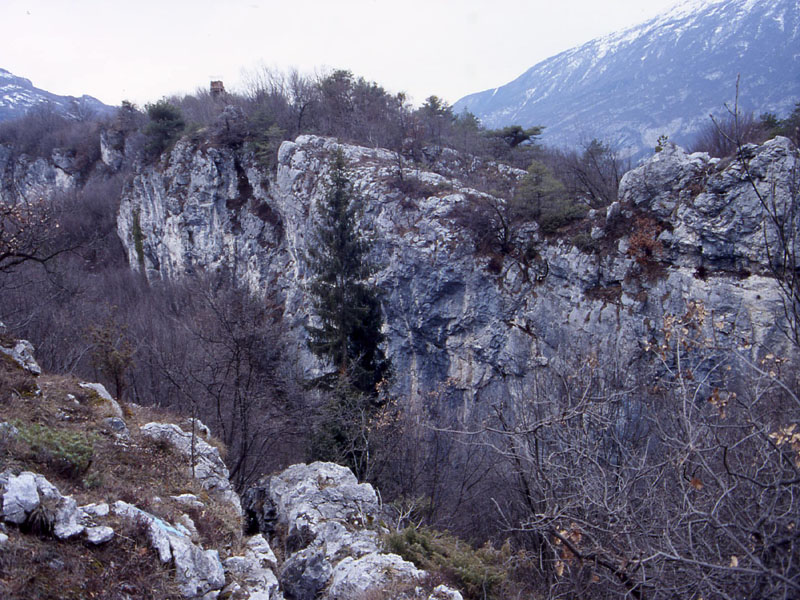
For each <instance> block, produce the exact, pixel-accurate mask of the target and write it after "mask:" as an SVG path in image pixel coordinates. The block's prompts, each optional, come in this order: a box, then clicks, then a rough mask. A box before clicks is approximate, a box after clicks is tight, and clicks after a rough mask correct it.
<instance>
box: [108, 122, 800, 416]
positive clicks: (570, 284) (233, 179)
mask: <svg viewBox="0 0 800 600" xmlns="http://www.w3.org/2000/svg"><path fill="white" fill-rule="evenodd" d="M336 147H337V143H336V141H335V140H331V139H327V138H321V137H315V136H301V137H299V138H298V139H297V140H295V141H294V142H284V144H283V145H282V146H281V148H280V152H279V155H278V167H277V173H276V175H275V176H269V177H268V176H267V175H265V173H264V170H263V169H262V168H260V167H259V165H258V163H257V161H256V160H255V159H254V157H252V156H250V155H247V154H246V153H245V154H242V153H235V152H233V151H231V150H226V149H216V148H200V147H195V146H192V145H191V144H190V143H188V142H181V143H179V144H178V145H177V146H176V147H175V149H174V150H173V151H172V153H171V154H170V155H169V156H166V157H164V159H163V162H162V163H161V164H160V165H158V166H156V167H149V168H142V169H140V170H139V171H138V174H137V175H136V176H135V178H134V179H133V180H132V182H131V183H130V185H129V186H128V187H127V189H126V191H125V193H124V197H123V200H122V204H121V208H120V213H119V220H118V232H119V235H120V237H121V238H122V240H123V243H124V245H125V247H126V248H127V252H128V256H129V259H130V263H131V265H132V266H133V267H134V268H140V269H142V268H143V269H144V270H145V271H146V273H147V276H148V277H150V278H157V277H165V278H177V277H181V276H182V275H183V274H185V273H191V272H195V271H200V270H207V271H209V270H214V269H220V268H225V269H230V270H232V271H233V272H234V273H235V274H236V276H237V278H238V279H239V280H241V281H243V282H246V284H247V285H248V286H249V287H250V288H251V289H252V290H253V291H255V292H257V293H261V294H268V293H269V294H275V295H276V296H277V297H278V298H279V299H280V301H282V302H283V304H284V307H285V316H286V317H287V319H288V320H289V322H290V324H291V326H292V328H293V330H294V331H295V332H296V334H297V336H298V340H300V339H301V338H302V337H303V335H304V333H303V327H302V325H303V323H305V322H306V321H307V320H308V319H309V318H311V315H310V314H309V308H308V306H309V305H308V301H307V296H306V292H305V289H306V285H307V270H306V264H305V258H304V257H305V255H306V248H307V244H308V243H309V239H310V234H311V232H312V231H313V227H314V218H315V205H316V204H317V203H318V202H319V201H320V199H321V198H323V196H324V193H325V172H326V168H327V167H326V165H327V161H328V157H329V156H330V153H331V152H332V151H333V150H334V149H335V148H336ZM343 150H344V153H345V156H346V158H347V160H348V163H349V165H350V166H351V169H352V179H353V182H354V185H355V188H356V190H357V192H358V194H359V195H360V196H361V197H362V198H363V201H364V203H363V211H362V214H361V217H360V218H361V219H362V222H363V225H364V228H365V230H366V231H369V232H370V235H371V236H372V237H373V239H374V256H373V258H374V260H375V262H376V263H377V264H378V265H379V266H380V269H379V271H378V273H377V274H376V275H375V282H376V284H377V285H378V286H379V287H380V289H381V290H382V291H383V292H384V296H383V311H384V315H385V328H386V334H387V340H388V342H387V344H388V355H389V356H390V357H391V359H392V363H393V367H394V371H395V375H396V386H397V387H396V391H397V392H398V393H399V394H402V395H404V396H405V397H421V396H424V395H425V394H427V393H428V392H430V391H432V390H435V389H437V387H439V386H441V385H443V384H444V383H445V382H446V383H447V385H448V386H450V388H451V389H453V390H455V391H456V392H458V393H457V394H456V397H457V398H458V399H460V400H461V401H462V404H460V407H461V410H463V411H470V406H471V405H472V401H474V400H477V399H478V398H479V397H480V398H484V399H488V400H492V399H497V398H501V397H504V396H506V395H509V394H510V395H512V396H513V395H517V394H524V387H525V386H524V383H525V378H526V375H527V374H529V373H531V372H532V371H533V370H535V369H537V368H541V367H542V366H544V365H547V364H552V365H559V364H561V361H562V358H563V357H565V356H569V355H570V354H573V355H574V354H576V353H579V352H580V353H586V352H587V351H588V352H595V353H598V354H604V355H607V356H611V355H613V356H614V357H615V361H617V363H618V364H619V365H622V366H624V365H626V364H629V363H630V362H631V361H633V360H634V359H636V357H637V356H639V355H640V346H641V344H643V343H645V341H647V340H653V339H658V337H659V332H660V330H661V325H662V319H663V317H664V316H665V315H668V314H676V315H680V314H683V313H684V312H685V311H686V309H687V306H688V303H690V302H700V303H702V304H703V305H704V307H705V309H706V312H707V314H709V315H712V318H711V319H709V320H708V323H707V327H708V332H707V334H708V335H709V336H713V337H714V339H715V341H716V342H718V343H720V344H723V345H726V346H728V347H739V346H741V345H742V344H743V343H748V344H749V343H752V344H753V347H754V348H756V347H758V346H759V345H763V346H766V347H769V348H770V349H774V350H778V351H780V349H781V347H783V346H784V345H785V344H786V338H785V336H784V335H783V333H782V327H783V325H782V318H783V314H784V311H783V305H782V303H781V296H780V294H779V293H778V289H777V287H776V285H775V283H774V281H773V279H772V278H771V277H770V275H769V269H768V257H767V253H766V250H765V243H764V239H765V238H764V235H765V233H764V231H765V230H764V227H765V223H766V227H767V239H768V240H770V241H771V242H774V239H773V238H771V237H770V236H772V235H773V233H772V232H771V230H770V225H769V222H768V219H766V218H765V212H764V209H763V206H762V205H761V203H760V202H759V200H758V197H757V195H756V194H755V192H754V190H753V186H752V185H751V184H750V183H749V182H748V181H747V179H746V177H745V175H744V174H743V173H742V170H741V166H740V165H739V164H738V163H737V162H733V163H731V164H730V165H727V166H725V165H723V164H721V163H719V162H718V161H716V160H712V159H709V158H708V156H706V155H702V154H693V155H688V154H686V153H685V152H683V151H682V150H680V149H679V148H676V147H669V148H667V149H666V150H665V151H664V152H662V153H660V154H657V155H655V156H654V157H653V158H652V159H650V160H649V161H648V162H646V163H645V164H643V165H642V166H640V167H638V168H636V169H634V170H633V171H631V172H630V173H628V174H627V175H626V176H625V178H624V180H623V182H622V185H621V190H620V192H621V195H620V198H621V201H620V203H619V204H617V205H614V206H612V207H610V208H609V210H608V213H607V214H599V213H594V214H593V215H592V238H593V239H594V243H595V245H596V246H597V247H599V248H600V251H599V252H596V253H591V254H590V253H586V252H581V251H580V250H579V249H578V248H576V247H575V246H573V245H572V244H571V243H569V242H568V241H548V240H546V239H543V238H541V237H540V236H539V235H538V234H537V233H536V231H531V232H529V235H530V236H531V239H532V240H533V241H534V242H536V244H537V249H538V252H539V258H538V259H537V261H538V263H537V264H538V265H539V267H542V266H543V265H545V264H546V265H547V266H548V267H549V271H548V272H547V276H546V277H544V278H543V279H541V280H537V278H535V277H532V276H530V274H529V273H526V270H525V269H523V268H521V266H520V265H519V264H518V263H515V262H514V261H513V260H512V259H510V258H506V259H505V262H504V263H503V264H502V265H500V266H498V264H497V262H496V259H495V262H494V263H493V264H490V259H489V258H488V257H485V256H480V255H476V252H475V246H474V242H473V240H472V236H471V234H470V232H468V231H466V230H465V229H463V228H461V227H460V226H459V225H458V224H457V220H456V219H454V218H453V214H454V210H455V209H457V208H458V207H459V206H461V205H463V204H464V203H466V202H469V199H470V198H471V197H472V198H474V197H479V196H480V195H481V194H480V193H479V192H476V191H474V190H470V189H469V188H468V187H466V186H464V185H462V184H461V183H460V182H459V181H458V179H455V178H452V177H445V176H442V175H439V174H436V173H433V172H425V171H419V170H418V169H417V168H416V167H411V166H406V167H405V168H404V178H405V179H406V180H409V179H413V180H415V181H416V184H415V186H416V188H415V189H423V190H425V193H424V194H413V193H412V194H407V193H405V192H403V191H400V190H401V189H404V188H402V187H401V186H398V185H397V183H396V179H397V174H398V163H397V157H396V156H395V155H394V154H393V153H391V152H388V151H385V150H380V149H368V148H361V147H355V146H343ZM747 151H748V152H749V153H750V154H751V157H750V159H749V160H750V172H751V174H752V176H753V177H754V179H755V182H756V185H757V186H758V189H759V190H761V192H762V195H763V196H765V197H769V198H772V199H775V200H777V201H778V204H781V203H782V202H785V201H786V199H787V198H788V195H789V194H790V186H791V185H793V184H792V177H793V176H794V177H795V178H796V173H797V169H798V156H797V152H796V151H795V150H793V149H792V148H791V146H790V143H789V142H788V140H785V139H781V138H778V139H776V140H773V141H770V142H767V143H766V144H764V145H763V146H761V147H750V148H748V150H747ZM793 174H794V175H793ZM506 176H507V177H510V178H513V177H518V176H519V174H518V173H514V172H508V173H506ZM795 183H796V182H795ZM779 210H782V209H780V207H779ZM642 215H644V217H642ZM643 218H644V220H642V219H643ZM795 218H796V216H795ZM648 223H650V224H654V225H653V229H652V230H651V231H650V233H651V234H652V235H651V237H652V240H650V241H651V242H652V244H651V245H650V248H651V250H652V255H651V256H644V255H642V254H641V244H640V243H639V245H638V246H637V241H636V239H634V240H633V247H632V241H631V234H632V233H635V230H636V229H637V228H638V229H642V228H644V229H647V227H646V225H647V224H648ZM798 226H800V224H798ZM639 237H641V236H639ZM637 253H638V254H637ZM637 258H638V259H639V260H637ZM540 272H541V268H540ZM299 345H300V346H303V344H299ZM305 366H306V368H308V369H313V368H314V367H315V363H314V360H313V359H312V357H310V356H307V357H306V365H305Z"/></svg>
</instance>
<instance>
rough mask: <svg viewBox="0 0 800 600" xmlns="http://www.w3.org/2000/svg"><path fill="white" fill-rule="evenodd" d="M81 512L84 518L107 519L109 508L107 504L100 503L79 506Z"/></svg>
mask: <svg viewBox="0 0 800 600" xmlns="http://www.w3.org/2000/svg"><path fill="white" fill-rule="evenodd" d="M81 512H83V514H84V516H85V517H107V516H108V514H109V512H110V508H109V506H108V503H107V502H100V503H93V504H86V505H85V506H81Z"/></svg>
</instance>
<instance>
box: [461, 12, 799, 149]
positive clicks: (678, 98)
mask: <svg viewBox="0 0 800 600" xmlns="http://www.w3.org/2000/svg"><path fill="white" fill-rule="evenodd" d="M739 75H740V76H741V85H740V103H741V105H742V107H743V108H744V109H745V110H754V111H755V112H756V113H757V114H760V113H761V112H765V111H771V112H775V113H777V114H778V115H779V116H780V115H785V114H787V113H788V112H790V110H791V108H792V107H793V106H794V104H795V102H797V101H798V100H800V2H798V1H797V0H769V1H765V0H689V1H687V2H683V3H681V4H679V5H678V6H676V7H674V8H673V9H672V10H670V11H668V12H666V13H664V14H662V15H660V16H658V17H656V18H654V19H651V20H649V21H647V22H645V23H643V24H641V25H638V26H635V27H632V28H629V29H626V30H624V31H620V32H616V33H613V34H610V35H607V36H605V37H601V38H597V39H595V40H592V41H590V42H588V43H586V44H583V45H582V46H579V47H576V48H573V49H571V50H567V51H565V52H562V53H560V54H558V55H556V56H553V57H551V58H548V59H547V60H544V61H542V62H540V63H538V64H536V65H534V66H533V67H531V68H530V69H529V70H528V71H526V72H525V73H524V74H522V75H521V76H520V77H518V78H517V79H515V80H514V81H512V82H510V83H508V84H506V85H503V86H501V87H498V88H495V89H491V90H486V91H483V92H479V93H476V94H471V95H469V96H466V97H464V98H462V99H461V100H459V101H458V102H456V103H455V105H454V109H455V110H456V112H461V111H464V110H469V111H470V112H472V113H473V114H475V115H476V116H477V117H478V118H479V119H481V121H482V122H483V124H484V125H486V126H487V127H500V126H504V125H509V124H514V123H519V124H521V125H524V126H530V125H544V126H545V127H546V129H545V133H544V136H543V140H544V141H545V143H549V144H553V145H575V144H578V143H580V142H581V141H585V140H589V139H591V138H593V137H597V138H600V139H603V140H606V141H610V142H612V143H614V144H616V145H618V146H619V147H621V148H626V149H628V151H629V153H630V154H632V155H637V154H638V155H640V154H641V153H642V152H643V151H644V150H645V149H647V148H650V149H652V148H653V146H654V145H655V143H656V140H657V138H658V137H659V136H660V135H662V134H666V135H668V136H669V137H670V139H671V140H673V141H676V142H678V143H683V144H685V143H687V142H689V141H691V139H692V138H693V137H694V135H695V134H696V132H697V130H698V129H699V128H700V127H702V126H703V125H704V124H706V123H708V115H709V113H714V114H720V113H721V111H723V110H724V109H723V103H725V102H731V101H732V100H733V99H734V96H735V86H736V80H737V76H739Z"/></svg>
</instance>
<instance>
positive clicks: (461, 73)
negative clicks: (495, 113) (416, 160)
mask: <svg viewBox="0 0 800 600" xmlns="http://www.w3.org/2000/svg"><path fill="white" fill-rule="evenodd" d="M677 3H678V0H527V1H526V0H493V1H491V0H394V1H392V2H388V1H385V0H327V1H317V0H284V1H272V0H140V1H135V0H127V1H118V0H0V67H2V68H5V69H8V70H9V71H11V72H12V73H14V74H16V75H19V76H22V77H27V78H28V79H31V80H32V81H33V83H34V85H36V86H37V87H40V88H43V89H46V90H48V91H51V92H54V93H57V94H69V95H76V96H77V95H81V94H90V95H92V96H95V97H97V98H99V99H100V100H102V101H104V102H106V103H108V104H119V103H120V102H121V101H122V100H123V99H128V100H132V101H134V102H136V103H138V104H143V103H145V102H148V101H153V100H157V99H159V98H161V97H162V96H165V95H170V94H173V93H187V92H191V91H194V90H195V89H197V88H198V87H203V88H205V87H207V86H208V82H209V80H210V79H211V78H212V77H214V78H220V79H222V80H223V81H224V82H225V84H226V87H227V88H228V89H241V85H242V81H243V78H242V76H243V73H244V72H245V71H247V70H250V71H252V70H254V69H257V68H258V67H259V66H260V65H267V66H270V67H277V68H280V69H286V68H289V67H296V68H298V69H299V70H300V71H303V72H310V71H313V70H314V69H315V68H316V69H319V68H325V67H332V68H345V69H350V70H351V71H353V73H355V74H356V75H362V76H364V77H366V78H367V79H370V80H374V81H376V82H378V83H379V84H381V85H382V86H384V87H385V88H387V89H388V90H389V91H392V92H399V91H406V92H407V93H409V94H410V95H411V97H412V99H413V100H414V101H415V102H416V103H420V102H421V101H423V100H424V99H425V98H426V97H427V96H429V95H431V94H436V95H438V96H441V97H443V98H444V99H446V100H447V101H449V102H451V103H452V102H455V101H456V100H458V99H459V98H461V97H462V96H465V95H466V94H469V93H472V92H478V91H481V90H484V89H487V88H490V87H497V86H499V85H502V84H504V83H507V82H508V81H510V80H512V79H514V78H515V77H517V76H518V75H520V74H522V73H523V72H524V71H525V70H526V69H528V68H529V67H531V66H533V65H534V64H535V63H537V62H538V61H540V60H542V59H544V58H547V57H549V56H552V55H553V54H556V53H558V52H560V51H562V50H566V49H568V48H571V47H572V46H575V45H578V44H581V43H583V42H586V41H589V40H590V39H592V38H595V37H597V36H600V35H604V34H606V33H610V32H612V31H615V30H617V29H621V28H624V27H628V26H631V25H635V24H637V23H639V22H641V21H644V20H646V19H648V18H650V17H653V16H655V15H656V14H658V13H659V12H662V11H663V10H665V9H666V8H669V7H670V6H673V5H675V4H677Z"/></svg>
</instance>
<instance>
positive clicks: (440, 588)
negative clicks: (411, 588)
mask: <svg viewBox="0 0 800 600" xmlns="http://www.w3.org/2000/svg"><path fill="white" fill-rule="evenodd" d="M428 600H464V598H463V596H462V595H461V592H459V591H458V590H454V589H453V588H450V587H447V586H446V585H437V586H436V587H435V588H434V589H433V593H432V594H431V595H430V596H428Z"/></svg>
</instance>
